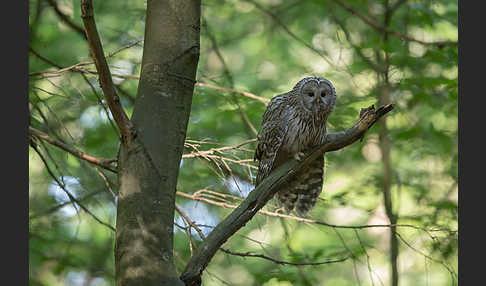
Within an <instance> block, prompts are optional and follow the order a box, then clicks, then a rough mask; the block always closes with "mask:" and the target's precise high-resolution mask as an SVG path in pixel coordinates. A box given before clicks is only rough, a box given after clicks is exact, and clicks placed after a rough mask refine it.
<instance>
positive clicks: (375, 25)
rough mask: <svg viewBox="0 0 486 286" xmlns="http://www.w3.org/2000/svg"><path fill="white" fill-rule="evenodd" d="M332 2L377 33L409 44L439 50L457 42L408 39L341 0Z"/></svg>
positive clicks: (399, 3)
mask: <svg viewBox="0 0 486 286" xmlns="http://www.w3.org/2000/svg"><path fill="white" fill-rule="evenodd" d="M332 1H334V2H336V3H337V4H338V5H339V6H341V7H342V8H343V9H345V10H347V11H348V12H350V13H351V14H353V15H355V16H357V17H358V18H360V19H361V20H362V21H363V22H365V23H366V24H368V25H370V26H371V27H372V28H373V29H375V30H377V31H380V32H386V33H389V34H392V35H395V36H397V37H398V38H400V39H402V40H405V41H409V42H416V43H419V44H422V45H432V46H437V47H439V48H441V47H444V46H457V42H453V41H436V42H425V41H422V40H418V39H415V38H412V37H410V36H408V35H405V34H402V33H400V32H397V31H394V30H391V29H388V28H387V27H384V26H382V25H380V24H379V23H377V22H376V21H375V20H373V19H372V18H370V17H367V16H365V15H363V14H361V13H360V12H359V11H358V10H357V9H355V8H353V7H352V6H350V5H349V4H347V3H346V2H344V1H342V0H332ZM402 2H403V1H402ZM401 4H402V3H401V2H398V3H397V4H396V5H397V6H395V7H394V8H393V9H396V8H398V6H399V5H401Z"/></svg>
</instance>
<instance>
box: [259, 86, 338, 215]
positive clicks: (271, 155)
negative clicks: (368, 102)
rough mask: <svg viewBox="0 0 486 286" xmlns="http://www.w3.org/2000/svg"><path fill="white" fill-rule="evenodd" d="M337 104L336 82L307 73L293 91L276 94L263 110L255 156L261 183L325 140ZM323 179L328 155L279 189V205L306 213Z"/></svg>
mask: <svg viewBox="0 0 486 286" xmlns="http://www.w3.org/2000/svg"><path fill="white" fill-rule="evenodd" d="M335 104H336V92H335V90H334V87H333V85H332V84H331V82H329V81H328V80H327V79H324V78H318V77H306V78H304V79H302V80H300V81H299V82H298V83H297V84H296V85H295V86H294V88H293V89H292V90H291V91H289V92H287V93H283V94H280V95H277V96H275V97H274V98H272V100H271V101H270V103H269V104H268V106H267V109H266V110H265V112H264V114H263V118H262V126H261V129H260V132H259V134H258V141H259V142H258V146H257V149H256V151H255V160H259V168H258V174H257V178H256V184H257V185H258V184H260V182H261V181H262V180H263V179H264V178H265V177H267V176H268V175H269V174H270V172H271V171H272V170H274V169H275V168H277V167H278V166H280V165H282V164H283V163H284V162H285V161H287V160H288V159H289V158H292V157H294V158H295V156H296V155H298V154H300V153H301V152H306V151H307V150H310V149H312V147H315V146H317V145H320V144H322V143H323V142H324V138H325V136H326V133H327V128H326V122H327V118H328V117H329V115H330V114H331V112H332V110H333V109H334V106H335ZM323 179H324V155H323V156H322V157H320V158H318V159H317V160H315V161H314V162H312V163H311V164H310V165H309V166H308V168H306V169H305V170H302V171H300V172H299V173H298V174H296V176H295V178H294V179H293V181H292V182H290V184H288V185H287V186H285V187H284V188H283V189H282V190H280V191H279V192H278V193H277V195H276V198H277V203H278V205H279V206H281V207H283V208H284V209H285V210H286V211H287V212H290V211H292V210H294V209H295V211H296V213H297V215H299V216H302V217H304V216H306V215H307V213H308V212H309V211H310V210H311V209H312V208H313V207H314V205H315V203H316V201H317V198H318V197H319V195H320V193H321V191H322V182H323Z"/></svg>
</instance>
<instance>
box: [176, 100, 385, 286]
mask: <svg viewBox="0 0 486 286" xmlns="http://www.w3.org/2000/svg"><path fill="white" fill-rule="evenodd" d="M393 107H394V106H393V104H388V105H386V106H382V107H380V108H378V109H377V110H375V108H374V106H373V105H372V106H370V107H368V108H364V109H362V110H361V112H360V118H359V120H358V121H357V122H356V123H355V124H354V125H353V126H352V127H350V128H348V129H347V130H345V131H341V132H338V133H333V134H329V135H328V136H326V140H325V142H324V144H322V145H320V146H318V147H316V148H314V149H313V150H312V151H311V152H310V154H309V155H307V156H306V158H305V159H303V160H301V161H299V162H298V161H296V160H294V159H291V160H289V161H287V162H286V163H285V164H283V165H282V166H280V167H279V168H277V169H276V170H274V171H273V172H272V173H271V174H270V176H268V177H267V178H265V179H264V180H263V181H262V182H261V183H260V184H259V185H258V187H256V188H255V189H254V190H253V191H252V192H251V193H250V194H249V195H248V197H247V198H246V199H245V200H244V201H243V202H242V203H241V204H240V205H239V206H238V207H237V208H236V209H235V210H234V211H233V212H232V213H231V214H229V215H228V216H227V217H226V218H225V219H224V220H223V221H222V222H221V223H220V224H218V225H217V226H216V228H215V229H214V230H213V231H212V232H211V233H210V235H209V236H208V237H207V239H206V240H205V241H204V242H203V243H202V244H201V245H200V246H199V247H198V249H197V250H196V252H195V253H194V255H193V256H192V257H191V260H190V261H189V263H188V264H187V265H186V268H185V269H184V272H183V273H182V275H181V277H180V278H181V280H182V281H184V283H185V284H186V285H200V284H201V274H202V272H203V270H204V269H205V268H206V266H207V265H208V264H209V261H210V260H211V259H212V257H213V256H214V255H215V253H216V251H217V250H218V249H219V248H220V246H221V245H223V243H225V242H226V240H227V239H228V238H229V237H231V236H232V235H233V234H234V233H235V232H236V231H238V230H239V229H240V228H242V227H243V226H244V225H245V224H246V223H247V222H248V221H249V220H250V219H251V218H252V217H253V216H254V215H255V214H256V213H257V212H258V211H259V210H260V209H261V208H262V207H263V206H265V204H266V203H267V202H268V201H269V200H270V199H271V198H272V197H273V195H274V194H275V193H277V191H278V190H279V189H280V188H281V186H283V185H284V184H286V183H287V182H288V181H289V180H290V179H291V178H292V176H293V175H294V174H296V173H297V172H298V171H299V170H301V169H302V168H304V167H306V166H307V165H309V164H310V163H311V162H312V161H314V160H315V159H317V158H318V157H319V156H322V154H323V153H324V152H330V151H336V150H339V149H342V148H344V147H346V146H348V145H350V144H352V143H354V142H356V141H357V140H359V139H360V138H362V137H363V136H364V134H365V133H366V131H367V130H368V129H369V128H370V127H371V126H372V125H373V124H374V123H375V122H376V121H377V120H378V119H379V118H380V117H382V116H383V115H385V114H386V113H388V112H390V111H391V110H392V109H393Z"/></svg>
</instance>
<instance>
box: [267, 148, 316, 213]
mask: <svg viewBox="0 0 486 286" xmlns="http://www.w3.org/2000/svg"><path fill="white" fill-rule="evenodd" d="M323 180H324V155H323V156H320V157H319V158H317V159H316V160H315V161H313V162H312V163H310V165H309V166H308V167H307V168H306V169H304V170H302V171H301V172H299V173H298V174H296V175H295V179H294V180H293V181H292V182H291V183H290V184H289V185H287V186H286V187H285V188H284V189H282V190H280V191H279V192H278V193H277V196H276V198H277V204H278V205H279V206H280V207H283V208H284V209H285V211H286V212H287V213H289V212H291V211H292V210H294V209H295V211H296V213H297V215H298V216H300V217H305V216H307V213H308V212H309V211H311V210H312V208H313V207H314V205H315V204H316V202H317V199H318V198H319V195H320V194H321V192H322V182H323Z"/></svg>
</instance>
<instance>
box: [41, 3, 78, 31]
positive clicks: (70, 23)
mask: <svg viewBox="0 0 486 286" xmlns="http://www.w3.org/2000/svg"><path fill="white" fill-rule="evenodd" d="M47 2H48V3H49V5H51V7H52V8H53V9H54V11H55V12H56V14H57V16H58V17H59V18H60V19H61V20H62V21H63V22H64V23H66V24H67V25H68V26H69V27H71V28H72V29H73V30H74V31H76V32H77V33H78V34H80V35H81V37H83V38H84V39H86V34H85V33H84V30H83V28H82V27H81V26H79V25H78V24H76V23H74V22H73V21H71V20H70V19H69V17H68V16H67V15H66V14H64V13H63V12H62V11H61V10H60V9H59V7H57V4H56V2H55V1H54V0H47Z"/></svg>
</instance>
